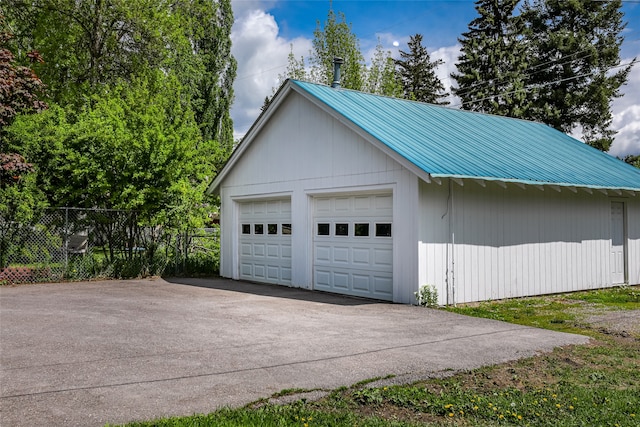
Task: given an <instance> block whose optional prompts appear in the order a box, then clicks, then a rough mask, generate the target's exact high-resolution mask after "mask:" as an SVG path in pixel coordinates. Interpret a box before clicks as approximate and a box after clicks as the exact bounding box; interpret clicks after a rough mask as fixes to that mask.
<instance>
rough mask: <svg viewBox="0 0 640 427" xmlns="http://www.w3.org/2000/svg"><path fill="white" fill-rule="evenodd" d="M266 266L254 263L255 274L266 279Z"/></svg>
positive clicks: (256, 276) (258, 277)
mask: <svg viewBox="0 0 640 427" xmlns="http://www.w3.org/2000/svg"><path fill="white" fill-rule="evenodd" d="M265 273H266V268H265V266H264V265H261V264H254V265H253V276H254V277H255V278H257V279H264V278H266V274H265Z"/></svg>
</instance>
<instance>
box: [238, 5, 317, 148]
mask: <svg viewBox="0 0 640 427" xmlns="http://www.w3.org/2000/svg"><path fill="white" fill-rule="evenodd" d="M246 3H251V5H247V4H246ZM254 3H255V4H254ZM233 6H234V14H235V15H236V20H235V23H234V25H233V28H232V31H231V41H232V43H233V44H232V48H231V53H232V54H233V56H234V57H235V58H236V60H237V61H238V76H237V78H236V81H235V84H234V93H235V101H234V104H233V107H232V109H231V116H232V118H233V121H234V129H235V131H234V136H235V137H236V138H239V137H242V136H243V135H244V133H245V132H246V131H247V130H248V129H249V127H250V126H251V124H252V123H253V122H254V121H255V119H256V118H257V117H258V116H259V115H260V108H261V107H262V105H263V104H264V99H265V97H267V96H271V95H272V93H273V89H274V88H275V87H276V86H277V85H278V75H280V74H283V73H284V72H285V70H286V67H287V57H288V55H289V52H290V51H291V45H293V48H294V54H295V55H296V56H297V57H299V56H300V55H305V56H306V54H307V52H308V51H309V49H310V47H311V41H310V40H307V39H304V38H298V39H293V40H286V39H284V38H282V37H280V36H279V28H278V24H277V23H276V21H275V19H274V17H273V16H272V15H270V14H268V13H266V12H265V11H264V10H262V9H259V8H255V6H258V7H259V6H260V2H233ZM236 6H241V7H237V8H236ZM250 6H254V7H250Z"/></svg>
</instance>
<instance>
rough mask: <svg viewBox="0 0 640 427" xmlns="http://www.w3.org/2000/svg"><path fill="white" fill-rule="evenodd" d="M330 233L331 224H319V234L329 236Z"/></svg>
mask: <svg viewBox="0 0 640 427" xmlns="http://www.w3.org/2000/svg"><path fill="white" fill-rule="evenodd" d="M328 235H329V224H325V223H322V224H318V236H328Z"/></svg>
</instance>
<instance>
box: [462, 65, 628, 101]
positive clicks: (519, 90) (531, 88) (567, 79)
mask: <svg viewBox="0 0 640 427" xmlns="http://www.w3.org/2000/svg"><path fill="white" fill-rule="evenodd" d="M633 64H634V61H630V62H627V63H624V64H619V65H614V66H612V67H608V68H607V71H611V70H613V69H616V68H622V67H626V66H628V65H633ZM592 75H593V73H584V74H580V75H577V76H572V77H567V78H565V79H559V80H554V81H551V82H545V83H541V84H537V85H535V86H534V87H530V88H526V87H525V88H522V89H517V90H513V91H510V92H503V93H498V94H494V95H491V96H487V97H484V98H480V99H473V100H470V101H464V102H461V103H459V104H453V105H451V107H462V106H463V105H468V104H475V103H478V102H482V101H486V100H489V99H493V98H496V97H502V96H504V95H512V94H514V93H519V92H530V91H532V90H535V89H539V88H541V87H545V86H550V85H552V84H555V83H562V82H566V81H571V80H577V79H580V78H583V77H589V76H592Z"/></svg>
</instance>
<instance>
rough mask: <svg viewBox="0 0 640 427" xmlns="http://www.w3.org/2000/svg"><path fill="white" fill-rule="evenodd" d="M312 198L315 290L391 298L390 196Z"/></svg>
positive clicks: (391, 240) (391, 242) (391, 205)
mask: <svg viewBox="0 0 640 427" xmlns="http://www.w3.org/2000/svg"><path fill="white" fill-rule="evenodd" d="M314 202H315V203H314V205H315V206H314V239H313V240H314V244H313V247H314V251H313V253H314V264H313V277H314V288H315V289H318V290H324V291H329V292H337V293H342V294H348V295H357V296H363V297H369V298H376V299H383V300H392V299H393V237H392V220H393V211H392V207H393V203H392V202H393V197H392V195H391V194H375V195H358V196H344V197H316V198H315V199H314Z"/></svg>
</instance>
